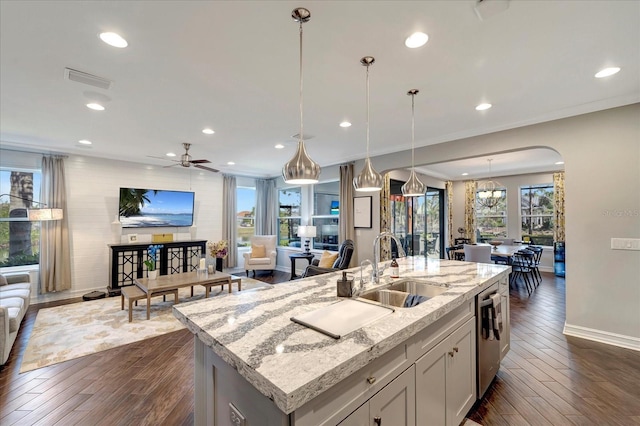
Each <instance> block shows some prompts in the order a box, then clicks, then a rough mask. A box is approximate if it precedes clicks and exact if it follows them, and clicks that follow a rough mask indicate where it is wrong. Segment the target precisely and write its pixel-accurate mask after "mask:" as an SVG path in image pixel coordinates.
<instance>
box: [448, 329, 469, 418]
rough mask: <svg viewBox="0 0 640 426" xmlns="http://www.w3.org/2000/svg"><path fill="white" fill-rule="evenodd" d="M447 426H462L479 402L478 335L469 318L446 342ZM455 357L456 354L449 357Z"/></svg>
mask: <svg viewBox="0 0 640 426" xmlns="http://www.w3.org/2000/svg"><path fill="white" fill-rule="evenodd" d="M446 340H447V341H448V342H449V345H450V348H451V349H449V352H447V362H448V365H447V423H446V424H447V425H452V426H453V425H459V424H460V423H461V422H462V420H464V417H465V416H466V414H467V412H468V411H469V410H470V409H471V407H472V406H473V404H474V403H475V402H476V333H475V320H474V319H470V320H469V321H467V322H466V323H464V325H462V326H460V328H458V329H457V330H456V331H454V332H453V333H451V335H450V336H449V337H448V338H447V339H446ZM450 354H453V355H450Z"/></svg>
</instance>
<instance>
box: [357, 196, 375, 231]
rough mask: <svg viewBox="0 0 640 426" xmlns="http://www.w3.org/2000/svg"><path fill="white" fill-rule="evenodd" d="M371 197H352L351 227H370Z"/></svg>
mask: <svg viewBox="0 0 640 426" xmlns="http://www.w3.org/2000/svg"><path fill="white" fill-rule="evenodd" d="M372 203H373V197H354V199H353V227H354V228H371V204H372Z"/></svg>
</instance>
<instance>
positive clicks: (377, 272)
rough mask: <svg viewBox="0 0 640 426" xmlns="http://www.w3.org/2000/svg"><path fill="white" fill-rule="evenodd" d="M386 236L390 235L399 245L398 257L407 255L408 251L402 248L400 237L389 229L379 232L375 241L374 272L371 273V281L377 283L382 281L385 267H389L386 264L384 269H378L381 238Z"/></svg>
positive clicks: (383, 266)
mask: <svg viewBox="0 0 640 426" xmlns="http://www.w3.org/2000/svg"><path fill="white" fill-rule="evenodd" d="M384 237H390V238H392V239H393V240H394V241H395V242H396V245H397V246H398V257H405V256H406V253H405V252H404V249H403V248H402V243H401V242H400V240H398V237H396V236H395V235H393V234H392V233H391V232H389V231H384V232H381V233H380V234H378V236H377V237H376V239H375V241H374V242H373V264H372V266H373V272H372V273H371V281H372V282H375V283H376V284H378V283H380V275H382V274H383V272H384V270H385V268H386V267H387V266H386V265H382V270H379V269H378V261H379V259H380V240H381V239H382V238H384Z"/></svg>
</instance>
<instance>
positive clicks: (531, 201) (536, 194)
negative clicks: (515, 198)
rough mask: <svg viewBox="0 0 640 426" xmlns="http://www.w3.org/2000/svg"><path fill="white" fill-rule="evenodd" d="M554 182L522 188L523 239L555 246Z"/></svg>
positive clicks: (521, 215)
mask: <svg viewBox="0 0 640 426" xmlns="http://www.w3.org/2000/svg"><path fill="white" fill-rule="evenodd" d="M553 202H554V191H553V184H544V185H530V186H523V187H521V188H520V217H521V219H522V240H523V241H531V242H533V243H534V244H537V245H542V246H553Z"/></svg>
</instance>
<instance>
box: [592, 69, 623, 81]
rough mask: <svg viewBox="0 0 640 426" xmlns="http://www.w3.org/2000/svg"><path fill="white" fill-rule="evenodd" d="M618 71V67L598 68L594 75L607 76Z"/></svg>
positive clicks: (597, 76) (598, 76)
mask: <svg viewBox="0 0 640 426" xmlns="http://www.w3.org/2000/svg"><path fill="white" fill-rule="evenodd" d="M618 71H620V68H619V67H610V68H605V69H603V70H600V71H598V72H597V73H596V75H595V77H596V78H603V77H609V76H610V75H614V74H617V73H618Z"/></svg>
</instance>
